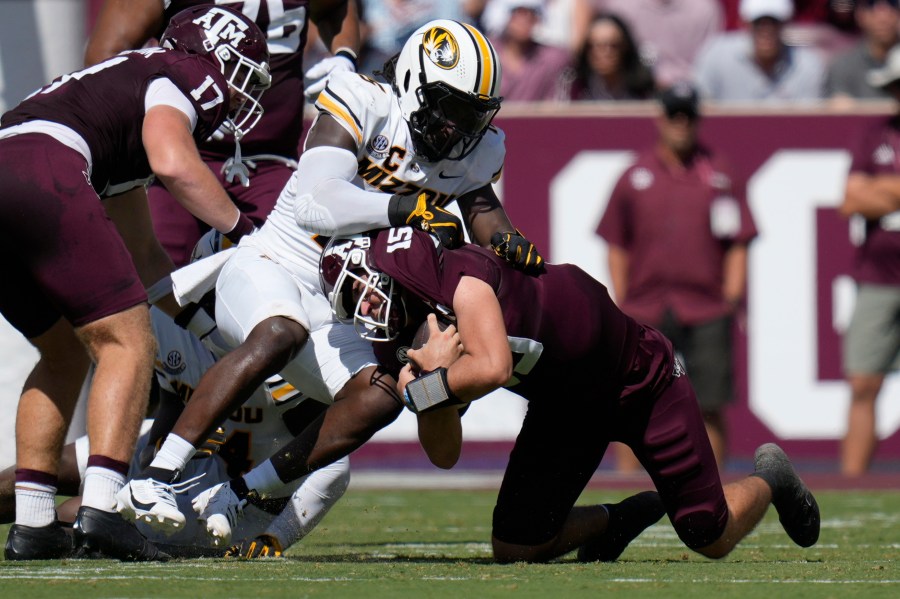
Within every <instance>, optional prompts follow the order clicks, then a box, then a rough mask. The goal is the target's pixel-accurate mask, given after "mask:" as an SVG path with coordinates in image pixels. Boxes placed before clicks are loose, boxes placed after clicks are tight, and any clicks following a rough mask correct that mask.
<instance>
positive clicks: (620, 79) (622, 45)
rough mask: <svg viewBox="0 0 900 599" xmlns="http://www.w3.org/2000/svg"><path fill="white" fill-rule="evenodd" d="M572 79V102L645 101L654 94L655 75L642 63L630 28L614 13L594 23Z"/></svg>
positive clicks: (604, 15)
mask: <svg viewBox="0 0 900 599" xmlns="http://www.w3.org/2000/svg"><path fill="white" fill-rule="evenodd" d="M572 79H573V80H572V83H571V87H570V92H569V97H570V98H571V99H572V100H645V99H647V98H650V97H652V95H653V93H654V82H653V71H652V70H651V69H650V68H649V67H647V66H646V65H645V64H644V63H642V62H641V57H640V55H639V54H638V48H637V46H636V45H635V42H634V38H633V37H632V36H631V32H630V31H629V29H628V25H626V24H625V22H624V21H623V20H622V19H620V18H619V17H617V16H616V15H614V14H610V13H600V14H598V15H596V16H595V17H594V18H593V20H592V21H591V22H590V27H589V28H588V34H587V40H586V42H585V44H584V47H583V48H582V50H581V52H580V53H579V55H578V57H577V58H576V62H575V67H574V69H573V75H572Z"/></svg>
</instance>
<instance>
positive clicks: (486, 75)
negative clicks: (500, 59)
mask: <svg viewBox="0 0 900 599" xmlns="http://www.w3.org/2000/svg"><path fill="white" fill-rule="evenodd" d="M462 26H463V27H465V28H466V29H468V31H469V33H470V34H471V35H472V39H473V40H474V41H475V45H476V46H477V47H478V54H479V56H480V57H481V60H479V61H478V62H480V63H481V67H482V68H481V80H480V81H479V82H478V89H477V90H476V91H477V92H478V93H479V94H481V95H484V96H490V95H492V94H491V92H492V91H493V89H492V88H493V87H494V79H495V78H496V73H497V69H496V67H495V66H494V63H495V61H496V57H495V56H494V51H493V49H492V48H491V45H490V44H489V43H488V41H487V39H486V38H485V37H484V35H482V33H481V32H480V31H478V30H477V29H475V28H474V27H472V26H471V25H469V24H468V23H462Z"/></svg>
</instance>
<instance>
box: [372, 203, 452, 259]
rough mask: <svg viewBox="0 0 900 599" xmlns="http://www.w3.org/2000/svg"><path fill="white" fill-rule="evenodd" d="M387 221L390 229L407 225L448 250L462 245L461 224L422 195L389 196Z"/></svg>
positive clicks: (449, 213)
mask: <svg viewBox="0 0 900 599" xmlns="http://www.w3.org/2000/svg"><path fill="white" fill-rule="evenodd" d="M388 221H389V222H390V223H391V226H392V227H402V226H404V225H409V226H412V227H417V228H419V229H422V230H423V231H428V232H429V233H431V234H433V235H434V236H436V237H437V238H438V240H439V241H440V242H441V245H442V246H444V247H445V248H448V249H453V248H455V247H459V246H460V245H462V241H463V235H462V222H461V221H460V220H459V218H458V217H457V216H456V215H455V214H453V213H452V212H449V211H447V210H444V209H443V208H439V207H438V206H435V205H434V204H432V203H431V202H429V201H428V199H427V196H426V194H424V193H420V194H419V195H418V196H401V195H395V196H391V199H390V201H389V202H388Z"/></svg>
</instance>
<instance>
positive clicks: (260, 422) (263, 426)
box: [150, 308, 316, 476]
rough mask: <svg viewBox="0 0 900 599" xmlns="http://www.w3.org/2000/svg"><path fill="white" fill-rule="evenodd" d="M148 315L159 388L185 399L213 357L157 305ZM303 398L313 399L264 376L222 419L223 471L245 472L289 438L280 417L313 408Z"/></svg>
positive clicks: (213, 361) (281, 380) (279, 381)
mask: <svg viewBox="0 0 900 599" xmlns="http://www.w3.org/2000/svg"><path fill="white" fill-rule="evenodd" d="M150 314H151V321H152V324H153V333H154V335H155V336H156V339H157V344H158V346H159V350H158V352H157V355H156V379H157V381H158V382H159V385H160V387H161V388H162V389H164V390H166V391H168V392H169V393H173V394H175V395H177V396H178V397H179V398H180V399H181V400H182V401H183V402H186V401H187V400H188V399H189V398H190V396H191V394H192V393H193V392H194V389H196V388H197V384H198V383H199V382H200V377H201V376H202V375H203V373H204V372H206V371H207V370H208V369H209V368H210V367H211V366H212V365H213V364H214V363H215V361H216V360H215V357H214V356H213V354H212V352H210V351H209V350H208V349H207V348H206V347H205V346H204V345H203V344H202V343H201V342H200V340H199V339H197V337H196V336H195V335H193V334H191V333H189V332H188V331H186V330H184V329H183V328H181V327H179V326H178V325H176V324H175V322H174V321H173V320H172V319H171V318H170V317H169V316H168V315H166V314H165V313H163V312H162V311H160V310H159V309H157V308H152V309H151V311H150ZM305 401H316V400H315V399H312V398H311V397H309V396H308V395H306V394H304V393H302V392H300V391H298V390H297V389H296V388H295V387H294V386H293V385H291V384H290V383H288V382H286V381H285V380H284V379H282V378H281V377H280V376H277V375H276V376H273V377H270V378H269V379H268V380H266V382H265V383H264V384H262V385H260V386H259V387H258V388H257V389H256V390H255V391H254V392H253V394H252V395H251V396H250V398H249V399H248V400H247V401H246V402H244V404H243V405H242V406H240V407H239V408H237V410H235V411H234V413H232V414H231V415H230V416H229V417H228V419H227V420H226V421H225V422H224V423H223V424H222V428H224V429H225V439H226V441H225V445H224V446H223V447H222V449H221V450H220V452H219V455H220V456H222V457H223V458H224V459H225V460H226V462H227V463H228V470H229V474H231V475H232V476H236V475H238V474H240V473H244V472H247V471H248V470H250V468H251V467H253V466H255V465H257V464H259V463H261V462H263V461H265V460H266V459H267V458H268V457H269V456H271V455H272V453H274V451H275V450H276V449H277V448H279V447H281V446H282V445H284V444H285V443H286V442H287V441H290V440H291V439H293V438H294V435H293V434H292V433H291V431H290V430H289V429H288V426H287V424H286V423H285V419H284V416H285V414H286V413H287V412H290V411H292V410H295V409H297V410H298V411H297V412H294V413H295V414H297V413H302V411H305V410H306V409H311V408H314V406H306V407H304V408H301V407H300V404H301V403H303V402H305Z"/></svg>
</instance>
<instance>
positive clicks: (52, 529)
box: [4, 521, 74, 561]
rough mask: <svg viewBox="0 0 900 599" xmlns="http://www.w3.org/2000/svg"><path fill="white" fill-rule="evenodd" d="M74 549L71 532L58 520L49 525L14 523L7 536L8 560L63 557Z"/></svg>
mask: <svg viewBox="0 0 900 599" xmlns="http://www.w3.org/2000/svg"><path fill="white" fill-rule="evenodd" d="M73 551H74V546H73V544H72V533H71V529H70V531H69V532H67V531H66V529H65V528H64V527H63V526H62V524H60V523H59V522H58V521H57V522H53V523H52V524H48V525H47V526H24V525H22V524H13V525H12V526H11V527H10V528H9V536H8V537H6V549H5V551H4V555H5V556H6V559H7V561H21V560H33V559H63V558H67V557H71V556H72V553H73Z"/></svg>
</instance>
